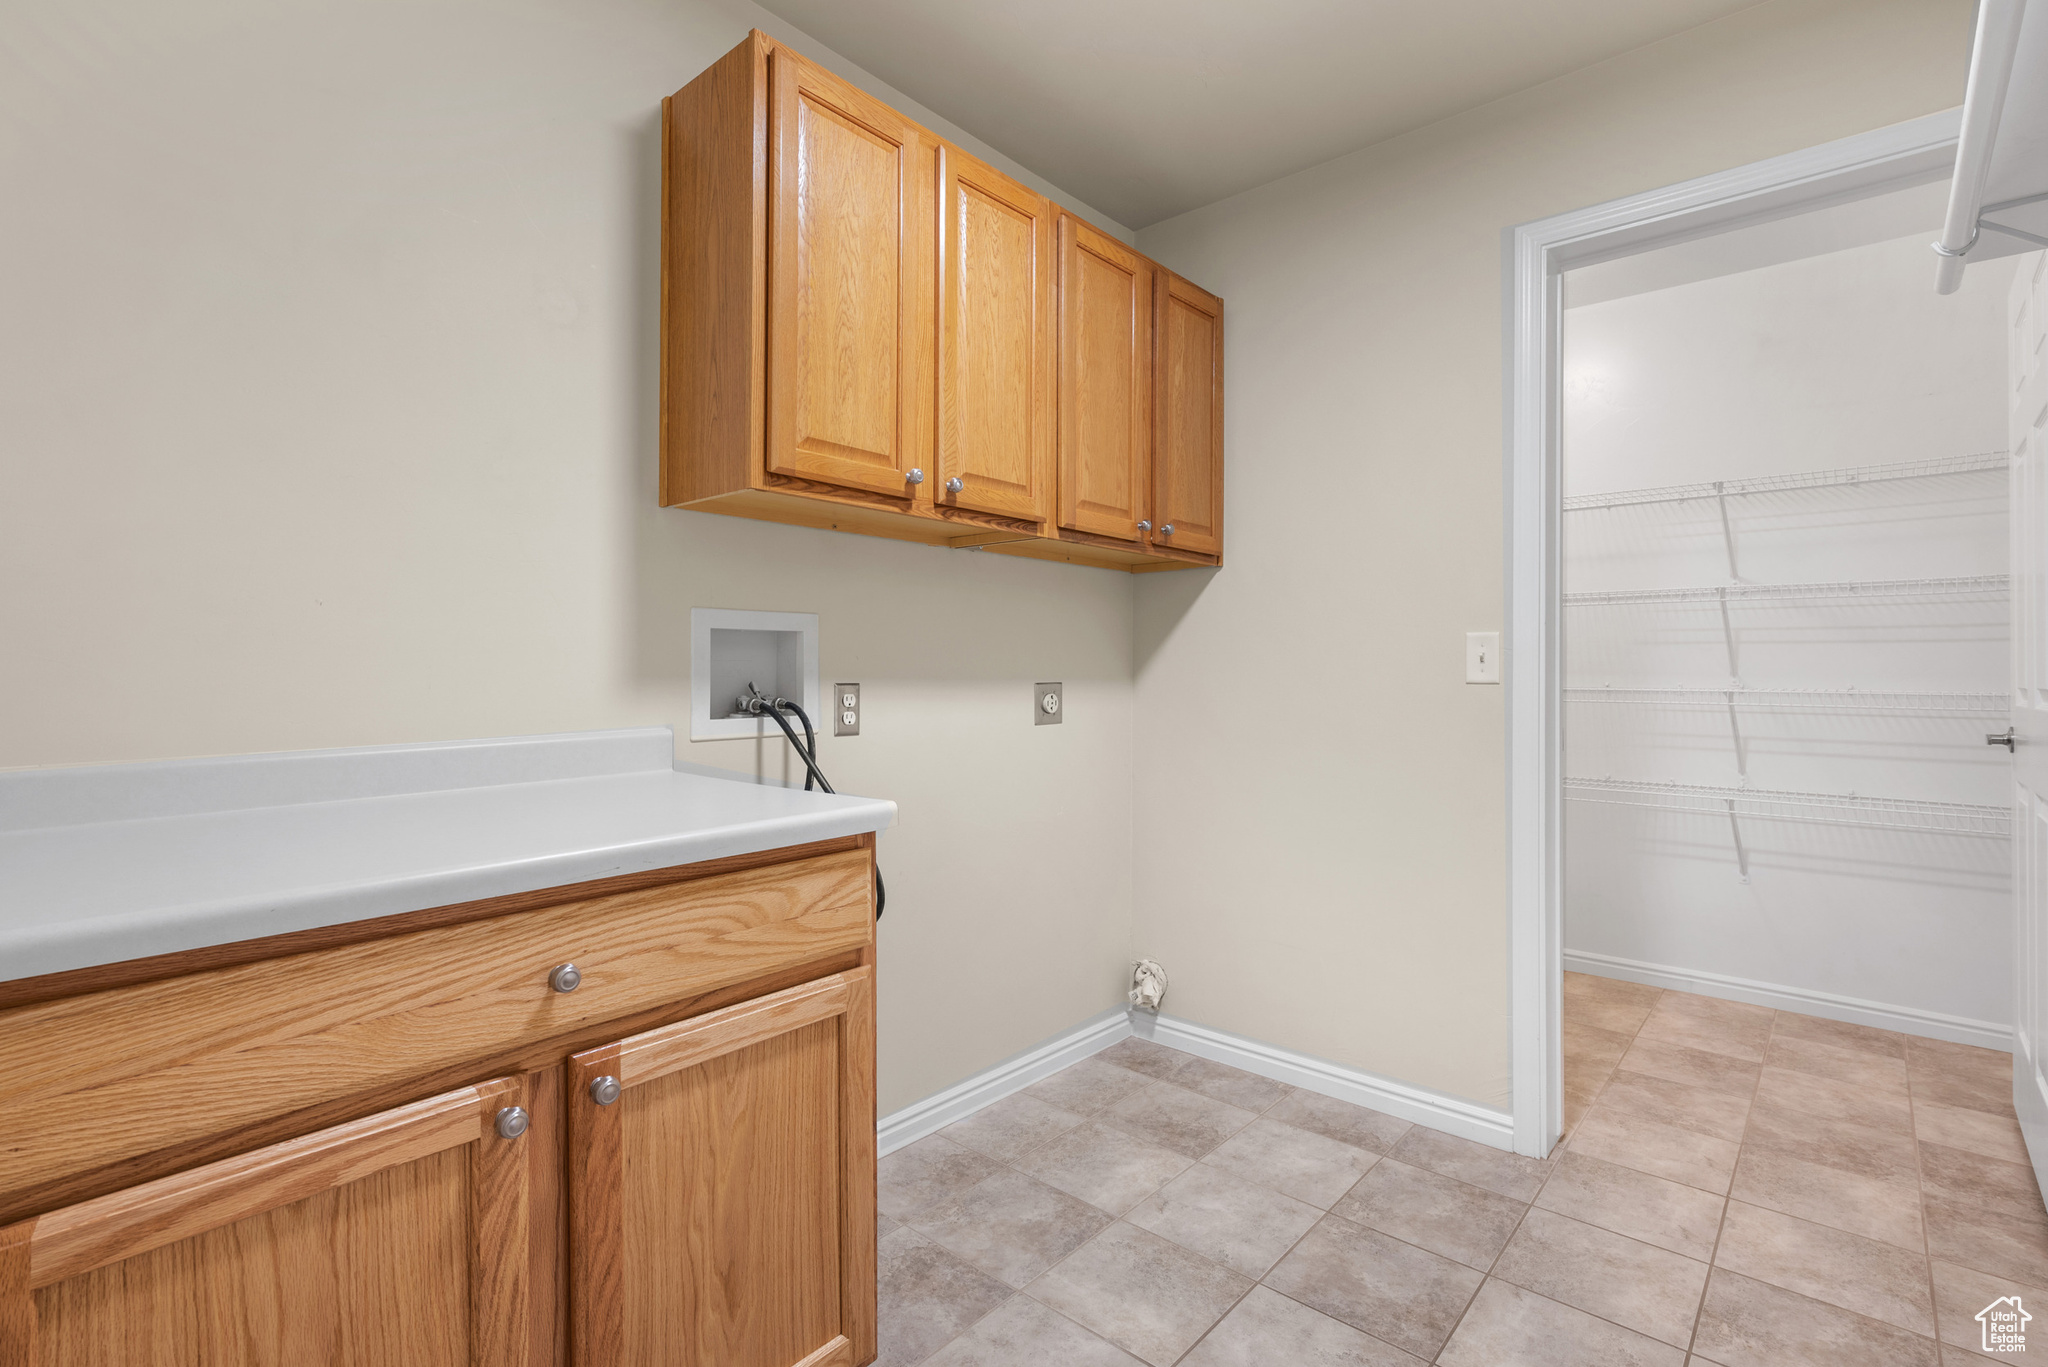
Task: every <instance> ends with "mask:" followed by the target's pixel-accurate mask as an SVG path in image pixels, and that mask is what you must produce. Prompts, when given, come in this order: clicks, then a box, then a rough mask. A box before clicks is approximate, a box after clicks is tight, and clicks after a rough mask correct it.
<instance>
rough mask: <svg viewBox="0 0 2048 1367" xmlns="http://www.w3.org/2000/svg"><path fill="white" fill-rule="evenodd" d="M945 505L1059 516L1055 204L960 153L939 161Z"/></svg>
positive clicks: (1033, 518) (1027, 517) (944, 154)
mask: <svg viewBox="0 0 2048 1367" xmlns="http://www.w3.org/2000/svg"><path fill="white" fill-rule="evenodd" d="M939 261H940V267H939V279H940V285H939V413H938V420H939V441H938V446H939V450H938V476H939V488H938V490H937V491H936V492H935V493H934V494H933V498H934V499H935V500H936V501H937V502H938V503H939V504H940V505H942V506H946V507H958V508H972V509H975V510H977V511H979V512H984V513H995V514H998V515H1000V516H1004V517H1013V518H1017V519H1019V520H1022V521H1029V522H1045V521H1048V520H1050V518H1051V517H1052V513H1053V506H1052V485H1053V430H1052V429H1053V326H1052V286H1053V279H1052V276H1053V234H1052V205H1051V204H1050V203H1048V202H1047V201H1046V199H1045V198H1044V197H1043V196H1041V195H1038V194H1035V193H1033V192H1032V191H1030V190H1028V189H1026V188H1025V187H1024V186H1022V185H1019V184H1018V183H1017V182H1016V181H1014V180H1011V179H1010V178H1009V177H1008V176H1006V175H1004V174H1002V173H1001V172H1000V171H997V170H996V169H995V168H994V167H992V166H989V165H987V164H985V163H983V162H980V161H977V160H976V159H975V158H973V157H970V156H968V155H967V154H966V153H964V152H962V151H960V150H959V149H958V148H955V147H941V148H940V150H939Z"/></svg>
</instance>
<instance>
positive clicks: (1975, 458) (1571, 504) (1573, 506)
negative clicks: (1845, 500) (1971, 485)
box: [1564, 451, 2010, 513]
mask: <svg viewBox="0 0 2048 1367" xmlns="http://www.w3.org/2000/svg"><path fill="white" fill-rule="evenodd" d="M2009 459H2010V458H2009V455H2008V453H2006V452H2004V451H1985V452H1982V453H1980V454H1978V455H1971V456H1937V457H1935V458H1934V459H1932V460H1907V461H1897V462H1894V463H1892V464H1888V465H1858V466H1855V467H1852V468H1849V469H1843V470H1812V471H1808V472H1807V473H1805V474H1795V475H1760V476H1757V477H1756V478H1753V479H1723V480H1716V481H1715V482H1713V483H1711V484H1670V485H1665V486H1663V487H1662V488H1656V489H1618V490H1615V491H1614V492H1612V493H1606V494H1575V495H1573V496H1572V497H1570V498H1567V499H1565V500H1564V510H1565V511H1566V512H1568V513H1576V512H1581V511H1584V510H1586V509H1588V508H1631V507H1637V506H1640V505H1642V504H1645V503H1684V502H1687V501H1689V500H1692V499H1698V498H1733V497H1736V496H1737V495H1741V494H1777V493H1787V492H1790V491H1791V490H1794V489H1824V488H1828V487H1830V486H1833V485H1842V484H1876V483H1881V482H1883V481H1886V480H1895V479H1925V478H1927V477H1928V476H1930V475H1972V474H1976V473H1978V472H1979V471H1987V470H2003V469H2005V468H2006V466H2007V464H2008V462H2009Z"/></svg>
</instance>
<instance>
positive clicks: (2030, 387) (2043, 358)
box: [1987, 253, 2048, 1187]
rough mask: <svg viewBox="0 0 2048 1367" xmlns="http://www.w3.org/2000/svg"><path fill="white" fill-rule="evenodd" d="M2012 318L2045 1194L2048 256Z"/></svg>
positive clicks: (2025, 870) (2028, 1045) (2019, 713)
mask: <svg viewBox="0 0 2048 1367" xmlns="http://www.w3.org/2000/svg"><path fill="white" fill-rule="evenodd" d="M2010 317H2011V320H2012V333H2011V336H2010V343H2011V356H2012V363H2011V367H2010V376H2009V378H2010V382H2011V389H2010V390H2009V391H2008V392H2010V394H2011V395H2012V429H2011V450H2012V613H2013V623H2012V658H2013V681H2012V682H2013V689H2012V692H2013V697H2012V728H2013V729H2012V735H2013V742H2014V744H2013V809H2012V820H2013V830H2012V835H2013V840H2012V850H2013V896H2014V898H2015V900H2016V902H2017V903H2018V910H2019V916H2018V922H2019V932H2018V933H2019V939H2018V944H2017V945H2016V946H2015V950H2016V953H2015V956H2014V957H2015V960H2016V962H2017V965H2018V981H2017V982H2016V983H2015V984H2014V991H2013V1027H2014V1029H2013V1036H2014V1039H2013V1046H2014V1047H2013V1102H2014V1104H2015V1105H2016V1106H2017V1107H2018V1109H2019V1115H2020V1128H2021V1129H2022V1130H2023V1131H2024V1132H2025V1134H2026V1137H2027V1151H2028V1153H2029V1154H2031V1155H2032V1157H2033V1160H2034V1171H2035V1173H2036V1174H2037V1175H2038V1176H2039V1177H2040V1178H2041V1182H2042V1185H2043V1186H2044V1187H2048V1076H2044V1072H2043V1069H2044V1065H2048V1057H2044V1056H2043V1055H2044V1050H2048V253H2036V254H2034V255H2033V256H2029V257H2025V258H2022V259H2021V261H2020V268H2019V273H2018V275H2016V276H2015V277H2014V279H2013V287H2012V310H2011V314H2010ZM1987 948H1988V947H1987Z"/></svg>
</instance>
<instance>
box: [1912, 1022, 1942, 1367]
mask: <svg viewBox="0 0 2048 1367" xmlns="http://www.w3.org/2000/svg"><path fill="white" fill-rule="evenodd" d="M1906 1133H1907V1135H1908V1136H1909V1137H1910V1138H1911V1139H1912V1141H1913V1197H1914V1203H1915V1205H1916V1207H1917V1213H1918V1214H1919V1216H1920V1256H1921V1265H1922V1266H1923V1267H1925V1268H1926V1269H1927V1322H1928V1323H1929V1324H1930V1325H1932V1326H1933V1328H1934V1356H1935V1360H1936V1361H1940V1359H1941V1357H1942V1352H1941V1300H1940V1298H1939V1297H1938V1296H1937V1295H1936V1294H1935V1290H1934V1236H1933V1235H1932V1234H1931V1233H1929V1231H1928V1228H1927V1183H1926V1180H1925V1179H1924V1178H1923V1177H1922V1176H1921V1172H1920V1108H1919V1107H1918V1106H1916V1105H1915V1104H1914V1102H1913V1042H1912V1041H1911V1040H1910V1039H1909V1040H1907V1041H1906Z"/></svg>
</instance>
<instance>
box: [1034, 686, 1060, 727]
mask: <svg viewBox="0 0 2048 1367" xmlns="http://www.w3.org/2000/svg"><path fill="white" fill-rule="evenodd" d="M1032 687H1033V688H1034V689H1035V690H1036V691H1035V692H1034V693H1033V694H1032V702H1031V723H1032V725H1034V726H1058V725H1059V724H1060V722H1062V721H1063V720H1065V719H1066V715H1067V708H1066V699H1065V698H1063V697H1061V696H1060V689H1061V685H1059V684H1056V683H1042V684H1034V685H1032Z"/></svg>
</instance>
